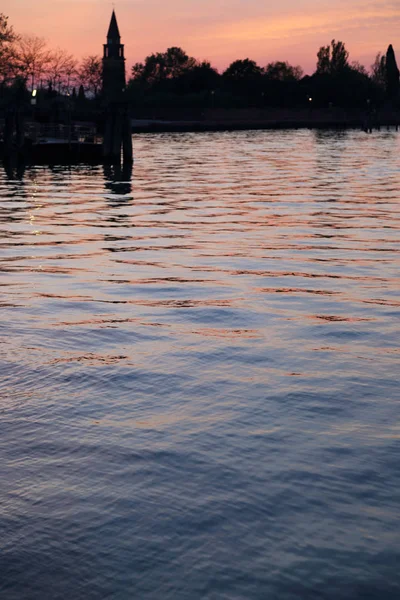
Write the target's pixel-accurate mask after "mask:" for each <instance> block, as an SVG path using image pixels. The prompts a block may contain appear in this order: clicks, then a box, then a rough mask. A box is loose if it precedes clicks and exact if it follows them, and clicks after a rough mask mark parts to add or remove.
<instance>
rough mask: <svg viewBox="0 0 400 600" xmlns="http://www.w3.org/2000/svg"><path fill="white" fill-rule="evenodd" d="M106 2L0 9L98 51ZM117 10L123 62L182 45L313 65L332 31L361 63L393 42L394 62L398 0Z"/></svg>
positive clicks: (55, 39) (203, 53)
mask: <svg viewBox="0 0 400 600" xmlns="http://www.w3.org/2000/svg"><path fill="white" fill-rule="evenodd" d="M112 7H113V5H112V2H109V1H108V0H2V3H1V8H0V10H1V12H3V13H4V14H6V15H8V16H9V20H10V23H11V24H12V25H13V26H14V28H15V29H16V30H17V31H18V32H19V33H33V34H35V35H39V36H42V37H45V38H46V39H47V40H48V42H49V44H50V45H51V46H53V47H56V46H59V47H61V48H64V49H66V50H68V51H70V52H71V53H73V54H75V55H76V56H77V57H78V58H80V57H82V56H85V55H88V54H101V52H102V44H103V43H104V41H105V36H106V32H107V28H108V24H109V20H110V16H111V11H112ZM115 10H116V14H117V19H118V23H119V28H120V31H121V35H122V42H123V43H125V47H126V48H125V50H126V52H125V54H126V57H127V65H128V67H130V65H132V64H133V63H134V62H137V61H142V60H143V59H144V58H145V56H147V55H148V54H151V53H152V52H157V51H159V52H162V51H164V50H165V49H166V48H167V47H168V46H180V47H182V48H183V49H184V50H186V52H187V53H188V54H190V55H192V56H195V57H196V58H198V59H207V60H210V61H211V63H212V64H213V65H214V66H216V67H217V68H219V69H224V68H226V67H227V66H228V65H229V64H230V62H232V61H233V60H235V59H237V58H252V59H254V60H256V61H257V62H258V63H259V64H260V65H261V66H265V65H266V64H267V63H268V62H270V61H273V60H288V61H289V62H291V63H292V64H300V65H301V66H302V67H303V69H304V70H305V71H306V72H312V71H313V70H314V67H315V61H316V53H317V50H318V48H319V47H320V46H321V45H323V44H324V45H325V44H328V43H329V42H330V40H331V39H332V38H335V39H340V40H342V41H344V42H345V44H346V47H347V48H348V50H349V51H350V59H351V60H359V61H360V62H361V63H363V64H364V65H365V66H366V67H369V66H370V64H371V63H372V62H373V59H374V57H375V55H376V53H377V52H379V51H381V52H383V51H386V48H387V46H388V45H389V44H390V43H391V44H393V46H394V48H395V51H396V50H397V56H398V59H399V61H398V62H399V63H400V4H399V1H398V0H396V1H387V0H375V1H371V2H369V1H368V0H365V1H363V2H361V1H360V0H336V1H334V0H333V1H328V0H279V1H278V2H277V1H274V2H273V1H272V0H269V1H266V0H264V1H261V0H169V2H166V1H165V0H119V1H118V0H116V2H115Z"/></svg>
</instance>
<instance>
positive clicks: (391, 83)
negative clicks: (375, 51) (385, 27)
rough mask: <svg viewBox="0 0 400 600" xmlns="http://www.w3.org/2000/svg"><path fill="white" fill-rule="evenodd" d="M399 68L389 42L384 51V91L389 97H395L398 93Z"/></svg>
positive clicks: (399, 86) (399, 87)
mask: <svg viewBox="0 0 400 600" xmlns="http://www.w3.org/2000/svg"><path fill="white" fill-rule="evenodd" d="M399 89H400V83H399V69H398V67H397V63H396V56H395V54H394V50H393V46H392V44H390V46H389V48H388V49H387V52H386V91H387V95H388V97H389V98H391V99H395V98H397V97H398V95H399Z"/></svg>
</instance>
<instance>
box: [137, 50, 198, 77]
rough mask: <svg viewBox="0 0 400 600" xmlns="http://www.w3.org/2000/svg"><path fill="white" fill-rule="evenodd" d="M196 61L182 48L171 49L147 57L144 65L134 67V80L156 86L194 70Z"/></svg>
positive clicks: (139, 64) (138, 64)
mask: <svg viewBox="0 0 400 600" xmlns="http://www.w3.org/2000/svg"><path fill="white" fill-rule="evenodd" d="M195 65H196V59H194V58H192V57H190V56H188V55H187V54H186V52H185V51H184V50H182V48H178V47H175V46H174V47H171V48H168V49H167V50H166V51H165V52H157V53H156V54H151V55H150V56H147V57H146V59H145V61H144V63H136V64H135V65H134V66H133V67H132V78H133V80H136V81H138V82H140V83H146V84H147V85H154V84H156V83H160V82H163V81H166V80H168V79H177V78H178V77H180V76H182V75H183V74H184V73H186V72H187V71H189V70H191V69H193V67H194V66H195Z"/></svg>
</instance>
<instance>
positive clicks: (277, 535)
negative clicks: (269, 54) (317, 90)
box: [0, 130, 400, 600]
mask: <svg viewBox="0 0 400 600" xmlns="http://www.w3.org/2000/svg"><path fill="white" fill-rule="evenodd" d="M133 144H134V154H135V164H134V167H133V173H132V177H131V179H129V173H128V174H126V173H125V174H118V173H115V172H114V171H113V170H112V169H103V167H98V166H95V167H93V166H87V165H80V166H73V167H62V166H53V167H43V166H41V167H30V168H27V169H26V170H25V172H24V173H19V174H15V173H13V174H12V173H8V174H7V173H6V172H5V171H1V172H0V232H1V236H0V291H1V296H0V310H1V321H0V327H1V330H0V361H1V362H0V481H1V486H0V563H1V564H0V596H1V598H4V599H5V600H17V599H18V600H20V599H21V598H23V599H24V600H39V599H43V598H51V599H52V600H58V599H64V598H65V599H67V598H68V599H70V598H71V599H72V598H73V599H74V600H80V599H82V600H98V599H99V600H100V599H103V598H109V599H113V600H114V599H115V600H125V599H126V600H128V599H130V598H140V599H141V600H150V599H155V598H160V599H163V600H166V599H171V600H172V599H173V600H181V599H182V600H186V599H188V600H189V599H190V600H195V599H200V598H201V599H214V598H227V599H228V598H229V599H235V600H236V599H237V600H239V599H243V600H244V599H245V600H263V599H265V598H268V599H272V600H274V599H277V600H278V599H279V600H293V599H297V598H302V599H308V598H312V599H316V598H318V599H326V600H350V599H354V598H362V599H380V600H381V599H390V600H391V599H393V600H394V599H395V598H398V597H399V593H400V579H399V568H398V565H399V560H400V539H399V535H398V517H399V505H400V467H399V451H400V425H399V418H398V415H399V400H400V391H399V377H398V373H399V358H400V350H399V333H400V259H399V249H400V204H399V189H400V134H398V133H396V132H394V131H391V132H387V131H381V132H374V133H373V134H371V135H367V134H365V133H363V132H359V131H344V132H340V131H336V132H333V131H310V130H301V131H295V130H288V131H278V132H276V131H256V132H254V131H251V132H249V131H241V132H218V133H194V134H191V133H185V134H143V135H134V136H133Z"/></svg>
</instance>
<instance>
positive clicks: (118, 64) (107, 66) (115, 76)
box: [103, 10, 126, 100]
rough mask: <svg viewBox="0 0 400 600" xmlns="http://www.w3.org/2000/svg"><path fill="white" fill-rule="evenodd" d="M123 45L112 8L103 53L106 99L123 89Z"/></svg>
mask: <svg viewBox="0 0 400 600" xmlns="http://www.w3.org/2000/svg"><path fill="white" fill-rule="evenodd" d="M125 84H126V81H125V57H124V45H123V44H121V36H120V33H119V29H118V23H117V17H116V16H115V11H114V10H113V12H112V15H111V21H110V27H109V28H108V33H107V43H106V44H104V54H103V94H104V96H105V97H106V98H107V99H110V100H113V99H117V98H118V97H119V96H120V95H121V93H122V92H123V90H124V89H125Z"/></svg>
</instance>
